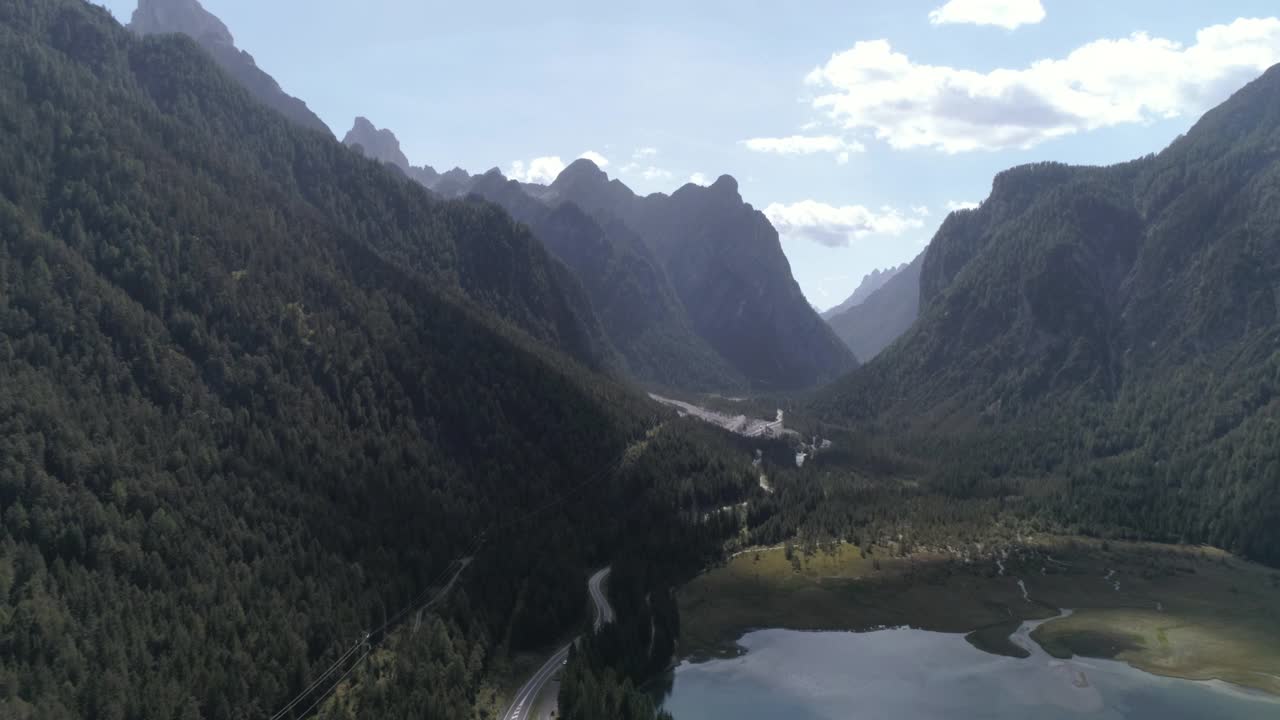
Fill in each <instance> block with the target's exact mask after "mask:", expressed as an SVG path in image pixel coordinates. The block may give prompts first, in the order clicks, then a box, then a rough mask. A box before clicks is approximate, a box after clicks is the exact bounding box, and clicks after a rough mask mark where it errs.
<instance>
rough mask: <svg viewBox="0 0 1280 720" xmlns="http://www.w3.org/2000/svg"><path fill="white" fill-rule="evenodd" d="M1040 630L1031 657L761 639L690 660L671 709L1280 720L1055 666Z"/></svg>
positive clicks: (1149, 682) (913, 638)
mask: <svg viewBox="0 0 1280 720" xmlns="http://www.w3.org/2000/svg"><path fill="white" fill-rule="evenodd" d="M1036 624H1037V623H1027V624H1025V625H1023V627H1022V628H1021V629H1020V630H1019V631H1018V633H1017V634H1016V635H1015V636H1014V641H1015V642H1017V643H1018V644H1020V645H1022V646H1023V647H1025V648H1027V649H1028V650H1029V651H1031V652H1032V656H1031V657H1030V658H1028V659H1026V660H1018V659H1014V658H1007V657H1000V656H996V655H989V654H987V653H985V652H983V651H981V650H978V649H977V648H975V647H973V646H972V645H970V644H969V643H968V642H967V641H966V640H965V639H964V636H963V635H950V634H945V633H933V632H925V631H922V630H912V629H905V628H904V629H894V630H882V631H878V632H869V633H840V632H810V633H806V632H794V631H790V630H763V631H759V632H753V633H750V634H748V635H746V636H744V637H743V638H742V640H741V641H740V644H741V645H742V647H743V648H744V650H745V651H746V652H745V654H743V655H742V656H740V657H737V658H734V659H728V660H715V661H711V662H706V663H698V664H691V663H684V664H682V665H680V666H679V667H678V668H677V669H676V670H675V673H674V678H673V679H672V687H671V691H670V694H669V696H668V697H667V698H666V700H665V702H664V707H665V708H666V709H667V710H668V711H669V712H670V713H671V714H672V715H673V716H674V717H675V720H765V719H766V718H768V719H770V720H773V719H775V718H785V719H787V720H862V719H866V720H880V719H881V718H884V719H890V720H933V719H934V718H937V719H939V720H943V719H945V720H977V719H978V718H981V719H982V720H1006V719H1007V720H1026V719H1027V718H1034V719H1035V720H1073V719H1075V718H1091V719H1100V720H1111V719H1116V720H1119V719H1121V718H1126V719H1135V720H1183V719H1185V720H1204V719H1206V718H1212V719H1213V720H1237V719H1238V720H1277V719H1280V700H1277V699H1275V698H1272V697H1270V696H1266V695H1262V694H1258V693H1254V692H1252V691H1247V690H1243V689H1239V688H1236V687H1234V686H1230V685H1227V684H1225V683H1218V682H1211V683H1205V682H1192V681H1187V680H1178V679H1172V678H1163V677H1158V676H1155V675H1150V674H1147V673H1144V672H1142V671H1140V670H1136V669H1134V668H1131V667H1129V666H1128V665H1126V664H1124V663H1121V662H1114V661H1108V660H1089V659H1083V658H1080V659H1075V660H1069V661H1062V660H1057V659H1054V658H1053V657H1051V656H1049V655H1048V654H1047V653H1045V652H1044V651H1043V650H1042V649H1040V647H1039V646H1038V645H1036V644H1035V642H1034V641H1032V640H1031V639H1030V638H1029V637H1028V635H1029V633H1030V630H1031V629H1033V628H1034V627H1035V625H1036Z"/></svg>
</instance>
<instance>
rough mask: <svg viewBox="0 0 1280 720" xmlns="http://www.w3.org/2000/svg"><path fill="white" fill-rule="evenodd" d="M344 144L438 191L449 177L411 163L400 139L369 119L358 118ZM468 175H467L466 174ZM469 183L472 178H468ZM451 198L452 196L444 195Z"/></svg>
mask: <svg viewBox="0 0 1280 720" xmlns="http://www.w3.org/2000/svg"><path fill="white" fill-rule="evenodd" d="M342 144H343V145H346V146H347V147H349V148H353V149H354V148H358V149H359V151H360V152H361V153H363V154H364V156H365V157H368V158H371V159H373V160H377V161H379V162H382V163H385V164H387V165H391V166H393V167H395V168H396V169H398V170H399V171H400V172H402V173H404V174H405V176H406V177H409V178H411V179H413V180H416V181H418V182H419V183H421V184H422V185H424V186H426V187H427V188H430V189H433V190H434V189H436V188H437V187H438V186H439V185H440V183H441V182H442V181H444V180H445V179H446V178H445V176H442V175H441V174H440V173H438V172H436V170H435V168H432V167H430V166H423V167H415V166H413V165H411V164H410V163H409V158H407V157H405V154H404V151H403V150H401V149H400V139H399V138H397V137H396V135H395V133H393V132H391V131H390V130H387V129H385V128H384V129H381V130H379V129H378V128H377V127H374V125H373V123H372V122H370V121H369V119H368V118H364V117H358V118H356V121H355V124H354V125H352V126H351V130H349V131H348V132H347V135H346V137H344V138H343V139H342ZM464 174H465V173H464ZM467 181H470V176H469V175H468V176H467ZM445 194H446V195H450V194H452V193H445Z"/></svg>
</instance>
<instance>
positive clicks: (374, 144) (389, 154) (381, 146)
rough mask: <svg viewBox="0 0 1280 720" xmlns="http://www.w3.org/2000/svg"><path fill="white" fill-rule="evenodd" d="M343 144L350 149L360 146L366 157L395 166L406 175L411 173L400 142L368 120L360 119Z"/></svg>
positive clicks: (391, 133)
mask: <svg viewBox="0 0 1280 720" xmlns="http://www.w3.org/2000/svg"><path fill="white" fill-rule="evenodd" d="M342 144H343V145H346V146H348V147H354V146H357V145H358V146H360V147H361V148H362V149H363V150H364V154H365V157H369V158H373V159H374V160H378V161H381V162H384V163H387V164H389V165H395V166H396V167H398V168H400V169H401V170H403V171H404V172H405V173H408V172H409V169H410V167H411V166H410V165H409V158H407V157H405V156H404V152H403V151H402V150H401V149H400V140H399V138H397V137H396V134H395V133H393V132H391V131H390V130H386V129H383V130H379V129H378V128H376V127H374V126H373V123H371V122H369V119H368V118H364V117H358V118H356V123H355V125H354V126H352V128H351V130H350V131H349V132H348V133H347V136H346V137H345V138H343V139H342Z"/></svg>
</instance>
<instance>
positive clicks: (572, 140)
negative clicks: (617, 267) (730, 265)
mask: <svg viewBox="0 0 1280 720" xmlns="http://www.w3.org/2000/svg"><path fill="white" fill-rule="evenodd" d="M103 4H105V5H106V7H107V8H108V9H109V10H111V11H112V12H113V13H114V14H115V15H116V17H117V18H120V19H121V20H122V21H127V19H128V17H129V16H130V15H131V13H132V11H133V8H134V6H135V4H136V0H107V1H106V2H105V3H103ZM203 4H204V6H205V7H206V8H207V9H208V10H209V11H210V12H212V13H214V14H215V15H217V16H218V17H220V18H221V19H222V20H223V21H224V22H225V23H226V24H227V26H228V27H229V28H230V30H231V32H232V34H233V35H234V36H235V38H236V44H237V45H238V46H239V47H240V48H241V49H244V50H247V51H248V52H250V53H251V54H252V55H253V56H254V58H255V59H256V60H257V63H258V65H259V66H260V67H262V68H263V69H264V70H266V71H267V72H268V73H270V74H271V75H272V76H274V77H275V78H276V80H278V81H279V82H280V84H281V86H282V87H283V88H284V89H285V91H286V92H288V93H290V94H291V95H295V96H297V97H300V98H302V99H303V100H305V101H306V102H307V103H308V104H309V105H310V106H311V108H312V109H313V110H314V111H315V112H316V113H317V114H318V115H319V116H320V117H321V118H322V119H323V120H324V121H325V122H326V123H328V124H329V126H330V127H331V128H332V129H333V130H334V132H335V134H337V135H338V137H339V138H341V137H342V136H343V135H344V134H346V132H347V130H349V129H350V127H351V125H352V122H353V120H354V118H355V117H356V116H357V115H362V116H365V117H368V118H369V119H370V120H371V121H372V122H373V123H374V124H375V125H377V126H378V127H383V128H389V129H391V130H392V131H394V132H395V133H396V135H397V136H398V137H399V138H400V141H401V145H402V147H403V149H404V151H405V154H406V155H407V156H408V157H409V159H410V160H411V161H412V162H413V163H414V164H420V165H421V164H425V165H431V166H433V167H435V168H437V169H438V170H445V169H448V168H452V167H455V166H457V167H462V168H464V169H466V170H468V171H470V172H473V173H476V172H484V171H486V170H488V169H490V168H493V167H497V168H499V169H501V170H503V172H505V173H507V174H508V175H509V176H514V177H518V178H519V179H522V180H527V181H541V182H549V181H550V180H551V179H553V178H554V174H555V172H556V171H557V170H558V169H559V168H561V167H563V166H564V165H566V164H568V163H570V162H572V161H573V160H574V159H575V158H578V157H581V156H587V157H590V158H592V159H593V160H596V162H597V164H599V165H601V166H602V167H603V168H604V170H605V171H606V172H607V173H609V174H610V175H611V176H613V177H618V178H620V179H621V180H622V181H623V182H625V183H627V184H628V185H629V186H630V187H631V188H632V189H633V190H635V191H637V192H639V193H642V194H646V193H650V192H672V191H674V190H675V189H676V188H678V187H680V186H681V185H683V184H685V183H686V182H698V183H702V184H709V183H710V182H712V181H714V180H715V179H716V178H717V177H718V176H720V175H722V174H729V175H733V176H734V177H735V178H737V180H738V181H739V186H740V189H741V193H742V195H743V197H744V199H745V200H746V201H747V202H749V203H751V204H752V205H754V206H755V207H757V208H759V209H760V210H762V211H763V212H765V214H766V215H767V216H768V217H769V218H770V220H771V221H772V222H773V223H774V226H775V227H777V229H778V230H779V233H780V235H781V238H782V246H783V250H784V251H785V252H786V254H787V257H788V259H789V261H790V263H791V267H792V272H793V274H794V275H795V277H796V280H797V281H798V282H799V283H800V286H801V289H802V290H803V291H804V293H805V295H806V296H807V297H808V299H809V301H810V302H811V303H813V304H814V305H815V306H816V307H818V308H819V309H826V308H828V307H831V306H833V305H835V304H837V303H839V302H841V301H842V300H844V298H845V297H847V296H848V295H849V294H850V293H852V291H853V290H854V289H855V288H856V287H857V285H858V283H859V282H860V280H861V278H862V277H863V276H864V275H865V274H867V273H869V272H871V271H872V270H874V269H877V268H884V267H891V266H894V265H897V264H900V263H904V262H908V261H910V260H911V259H912V258H914V257H915V256H916V255H918V254H919V253H920V252H922V251H923V250H924V248H925V247H926V245H927V244H928V242H929V240H930V238H931V237H932V236H933V234H934V232H936V230H937V229H938V226H939V225H940V224H941V223H942V221H943V220H944V219H945V217H946V215H947V213H948V212H949V211H950V210H952V209H955V208H959V207H972V206H973V205H975V204H977V203H980V202H981V201H982V200H983V199H984V198H985V197H986V196H987V194H988V192H989V190H990V187H991V180H992V178H993V176H994V175H995V174H996V173H998V172H1000V171H1001V170H1004V169H1007V168H1009V167H1013V166H1016V165H1021V164H1024V163H1028V162H1039V161H1045V160H1053V161H1060V162H1067V163H1072V164H1110V163H1115V162H1121V161H1124V160H1128V159H1133V158H1135V157H1139V156H1142V155H1145V154H1148V153H1152V152H1158V151H1160V150H1161V149H1162V148H1164V147H1165V146H1166V145H1168V144H1169V143H1170V142H1171V141H1172V140H1173V139H1174V138H1176V137H1177V136H1178V135H1179V134H1181V133H1184V132H1186V131H1187V130H1188V129H1189V128H1190V127H1191V126H1192V125H1193V124H1194V123H1195V121H1196V120H1197V119H1198V118H1199V117H1200V115H1202V114H1203V113H1204V111H1206V110H1208V109H1209V108H1211V107H1212V106H1214V105H1216V104H1218V103H1220V102H1221V101H1223V100H1225V99H1226V98H1227V97H1229V96H1230V94H1231V93H1232V92H1234V91H1235V90H1237V89H1239V88H1240V87H1241V86H1243V85H1244V84H1245V83H1247V82H1249V81H1250V80H1252V79H1254V78H1256V77H1257V76H1258V75H1260V74H1261V72H1262V71H1263V70H1265V69H1266V68H1267V67H1269V66H1271V65H1273V64H1276V63H1280V6H1278V5H1277V3H1276V2H1275V0H1212V1H1210V0H1122V1H1117V0H949V1H948V0H791V2H785V3H784V2H763V1H759V0H698V1H697V2H691V1H690V0H647V1H646V2H644V3H608V2H599V0H541V1H540V2H525V1H523V0H521V1H519V2H513V1H510V0H489V1H488V2H440V1H438V0H429V1H421V0H417V1H411V0H362V2H360V3H351V2H349V1H348V2H336V1H335V0H271V1H270V2H263V1H262V0H203Z"/></svg>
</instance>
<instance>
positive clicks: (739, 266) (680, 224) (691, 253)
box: [345, 119, 857, 390]
mask: <svg viewBox="0 0 1280 720" xmlns="http://www.w3.org/2000/svg"><path fill="white" fill-rule="evenodd" d="M362 120H363V119H357V121H356V124H355V126H353V128H352V131H351V132H350V133H348V135H347V138H346V140H345V142H346V143H347V144H348V145H352V146H355V145H359V146H360V147H362V148H363V149H364V152H365V153H366V154H368V155H369V156H370V157H373V158H376V159H379V160H381V161H383V162H386V163H388V164H391V165H394V166H396V167H399V168H400V169H401V170H402V171H404V172H405V174H406V175H407V176H408V177H411V178H414V179H416V180H418V182H420V183H422V184H423V185H425V186H426V187H428V188H429V189H431V190H433V191H434V192H437V193H439V194H441V195H444V196H446V197H464V196H466V195H468V194H473V193H474V194H476V195H479V196H481V197H484V198H485V199H488V200H490V201H492V202H495V203H498V204H499V205H501V206H502V207H503V208H504V209H506V210H507V211H508V212H510V213H511V214H512V215H513V216H514V217H516V218H517V219H519V220H521V221H523V222H526V223H528V224H529V225H530V226H531V227H533V228H534V231H535V234H536V235H538V236H539V238H540V239H542V241H543V242H544V244H546V245H547V246H548V247H549V248H552V251H553V252H554V253H555V254H556V255H557V256H558V257H559V258H560V259H561V260H563V261H564V262H566V264H568V265H569V266H570V267H571V268H574V269H575V272H576V274H577V275H578V277H579V279H580V280H581V281H582V282H583V284H584V285H585V286H586V287H587V289H588V292H589V294H591V295H592V301H593V305H594V306H595V308H596V310H597V311H598V312H601V313H602V315H603V316H604V317H605V329H606V333H607V334H609V335H610V337H611V339H612V340H613V342H614V344H615V345H616V346H618V349H619V350H620V351H621V353H622V355H623V357H624V358H625V359H626V360H627V361H628V364H629V366H630V369H631V371H632V373H633V375H634V376H635V377H636V378H637V379H639V380H642V381H645V382H653V383H658V384H661V385H665V386H669V387H675V388H683V389H696V390H725V389H738V388H743V387H756V388H761V389H797V388H803V387H810V386H813V385H816V384H818V383H820V382H823V381H825V380H831V379H834V378H835V377H838V376H839V375H840V374H841V373H843V372H845V371H847V370H849V369H851V368H853V367H855V366H856V365H857V360H856V359H855V358H854V357H853V354H852V353H851V352H849V350H848V348H846V347H844V345H843V343H842V342H841V341H840V339H839V338H838V337H836V335H835V333H834V332H832V331H831V329H830V328H828V327H827V326H826V324H825V323H824V322H823V321H822V319H821V318H820V317H819V316H818V314H817V312H816V311H815V310H814V309H813V308H812V307H811V306H809V304H808V302H807V301H805V299H804V296H803V294H802V293H801V291H800V288H799V285H798V284H797V283H796V282H795V279H794V278H793V277H792V275H791V267H790V263H789V262H788V261H787V259H786V256H785V255H784V254H783V253H782V248H781V244H780V242H779V241H778V236H777V232H776V231H775V230H774V229H773V227H772V225H770V224H769V221H768V219H767V218H765V217H764V215H763V214H762V213H760V212H759V211H757V210H755V209H754V208H752V207H751V206H750V205H748V204H746V203H745V202H743V200H742V197H741V195H739V193H738V185H737V181H735V180H734V179H733V178H731V177H729V176H723V177H721V178H720V179H719V180H717V181H716V182H715V183H714V184H712V185H711V186H710V187H707V188H703V187H700V186H697V185H693V184H688V185H685V186H684V187H682V188H680V189H679V190H677V191H676V192H675V193H674V194H673V195H670V196H668V195H664V194H661V193H657V194H654V195H650V196H648V197H643V198H642V197H640V196H638V195H636V194H635V193H634V192H632V190H631V189H630V188H629V187H627V186H626V185H625V184H624V183H622V182H621V181H620V180H617V179H610V178H609V176H608V175H607V174H606V173H605V172H604V171H603V170H601V169H600V168H599V167H597V166H596V165H595V163H593V162H591V161H590V160H587V159H579V160H577V161H575V162H573V163H571V164H570V165H569V166H568V167H567V168H565V170H564V171H563V172H561V173H560V175H559V176H558V177H557V178H556V179H555V181H553V182H552V183H551V184H550V185H549V186H543V185H536V184H530V183H519V182H515V181H510V180H508V179H507V178H505V177H504V176H503V175H502V174H501V173H500V172H499V171H497V170H496V169H495V170H491V171H489V172H488V173H485V174H483V175H476V176H470V175H468V174H467V173H466V172H465V171H462V170H459V169H455V170H452V171H450V172H449V173H445V174H444V175H439V176H436V175H434V173H435V171H434V170H432V169H430V168H425V169H418V168H413V167H412V166H411V165H410V164H409V161H408V160H407V159H404V158H403V153H402V152H401V151H400V148H399V143H398V141H395V136H394V134H392V133H390V132H389V131H387V130H377V129H376V128H375V127H374V126H373V124H372V123H369V122H368V121H367V120H365V121H363V122H362ZM366 145H367V147H366ZM370 148H372V149H370ZM402 163H403V164H402ZM405 167H409V169H408V170H407V171H405ZM423 170H425V171H426V173H424V174H418V173H422V171H423ZM564 205H572V206H574V207H575V208H580V209H581V210H584V211H585V213H575V212H573V211H572V210H565V211H557V208H561V207H562V206H564ZM592 248H594V249H592ZM601 253H604V255H601ZM593 254H594V257H592V256H593ZM593 288H594V291H593V290H592V289H593ZM610 318H612V320H610Z"/></svg>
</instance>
